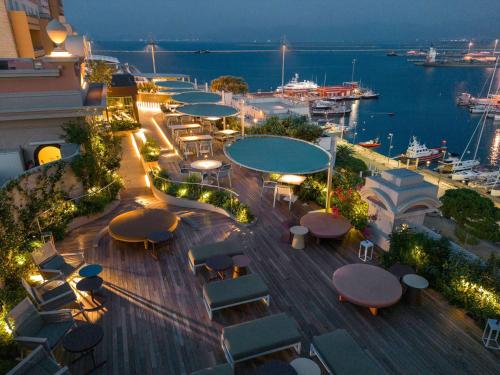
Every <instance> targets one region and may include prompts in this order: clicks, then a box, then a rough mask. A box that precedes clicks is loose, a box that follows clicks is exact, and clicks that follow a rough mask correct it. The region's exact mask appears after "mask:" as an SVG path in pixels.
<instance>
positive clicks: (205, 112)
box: [177, 103, 238, 117]
mask: <svg viewBox="0 0 500 375" xmlns="http://www.w3.org/2000/svg"><path fill="white" fill-rule="evenodd" d="M177 112H180V113H182V114H185V115H187V116H195V117H229V116H234V115H236V114H237V113H238V110H237V109H236V108H233V107H230V106H228V105H221V104H207V103H203V104H187V105H183V106H180V107H179V108H177Z"/></svg>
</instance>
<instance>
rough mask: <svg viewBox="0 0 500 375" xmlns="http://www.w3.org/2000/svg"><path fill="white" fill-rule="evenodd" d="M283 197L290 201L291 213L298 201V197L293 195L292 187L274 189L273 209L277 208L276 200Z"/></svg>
mask: <svg viewBox="0 0 500 375" xmlns="http://www.w3.org/2000/svg"><path fill="white" fill-rule="evenodd" d="M281 197H283V199H284V200H286V201H288V211H290V210H291V209H292V204H293V203H295V201H296V200H297V196H296V195H293V189H292V187H291V186H287V185H276V188H275V189H274V201H273V207H276V198H278V200H279V199H280V198H281Z"/></svg>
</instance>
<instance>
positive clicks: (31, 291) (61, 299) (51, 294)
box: [21, 279, 83, 313]
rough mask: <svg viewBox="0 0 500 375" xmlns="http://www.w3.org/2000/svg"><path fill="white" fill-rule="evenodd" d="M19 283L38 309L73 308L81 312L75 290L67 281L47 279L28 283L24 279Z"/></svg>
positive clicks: (81, 308)
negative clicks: (38, 282) (37, 282)
mask: <svg viewBox="0 0 500 375" xmlns="http://www.w3.org/2000/svg"><path fill="white" fill-rule="evenodd" d="M21 283H22V285H23V287H24V289H25V290H26V292H27V293H28V296H29V297H30V298H31V301H32V302H34V304H35V305H36V307H37V308H38V309H39V310H44V311H51V310H59V309H64V308H66V309H74V310H78V313H81V312H83V307H82V305H81V304H80V302H78V299H77V297H76V294H75V292H74V291H73V289H72V288H71V286H70V285H69V283H68V282H66V281H63V280H49V281H46V282H44V283H43V284H41V285H36V286H33V285H30V284H29V283H28V282H27V281H26V280H25V279H21Z"/></svg>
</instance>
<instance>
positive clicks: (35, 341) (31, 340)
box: [14, 336, 48, 347]
mask: <svg viewBox="0 0 500 375" xmlns="http://www.w3.org/2000/svg"><path fill="white" fill-rule="evenodd" d="M14 340H15V341H17V342H18V343H20V344H22V345H25V346H29V347H37V346H38V345H43V346H46V345H47V343H48V340H47V338H45V337H30V336H15V337H14ZM30 344H31V345H30Z"/></svg>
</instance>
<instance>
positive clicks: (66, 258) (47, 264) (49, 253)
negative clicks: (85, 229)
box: [31, 241, 85, 280]
mask: <svg viewBox="0 0 500 375" xmlns="http://www.w3.org/2000/svg"><path fill="white" fill-rule="evenodd" d="M31 258H32V259H33V262H34V263H35V264H36V266H37V267H38V270H39V272H40V274H41V275H42V276H43V278H44V279H45V280H47V279H51V278H65V279H71V278H72V276H73V275H74V274H75V273H76V272H77V271H78V270H79V269H80V268H81V267H82V266H84V265H85V259H84V257H83V252H78V253H68V254H64V255H61V254H59V252H58V251H57V249H56V247H55V246H54V244H53V243H52V241H48V242H46V243H44V244H43V246H41V247H40V248H38V249H36V250H33V251H32V252H31Z"/></svg>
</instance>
